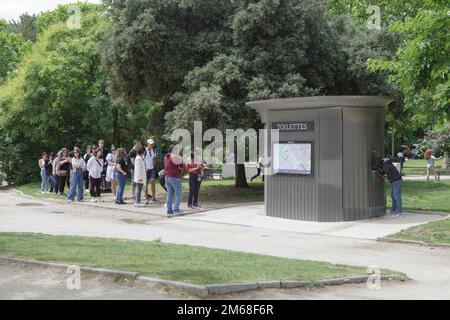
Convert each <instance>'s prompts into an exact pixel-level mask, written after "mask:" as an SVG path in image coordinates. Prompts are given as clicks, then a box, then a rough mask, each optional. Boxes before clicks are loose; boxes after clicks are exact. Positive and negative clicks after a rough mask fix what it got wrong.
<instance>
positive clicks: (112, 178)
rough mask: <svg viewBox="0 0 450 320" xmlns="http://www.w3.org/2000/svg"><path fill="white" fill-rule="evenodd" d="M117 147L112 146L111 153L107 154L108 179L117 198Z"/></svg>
mask: <svg viewBox="0 0 450 320" xmlns="http://www.w3.org/2000/svg"><path fill="white" fill-rule="evenodd" d="M116 159H117V158H116V147H115V146H111V153H108V155H107V156H106V162H108V168H107V169H106V177H105V179H106V181H108V182H110V183H111V191H112V193H113V195H114V200H116V165H117V161H116Z"/></svg>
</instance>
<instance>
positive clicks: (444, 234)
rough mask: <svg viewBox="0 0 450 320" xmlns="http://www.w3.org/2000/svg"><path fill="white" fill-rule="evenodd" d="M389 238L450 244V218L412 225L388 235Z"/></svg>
mask: <svg viewBox="0 0 450 320" xmlns="http://www.w3.org/2000/svg"><path fill="white" fill-rule="evenodd" d="M387 238H395V239H402V240H415V241H422V242H425V243H428V244H449V245H450V218H447V219H445V220H439V221H433V222H430V223H427V224H424V225H421V226H417V227H412V228H409V229H406V230H403V231H401V232H399V233H396V234H393V235H390V236H387Z"/></svg>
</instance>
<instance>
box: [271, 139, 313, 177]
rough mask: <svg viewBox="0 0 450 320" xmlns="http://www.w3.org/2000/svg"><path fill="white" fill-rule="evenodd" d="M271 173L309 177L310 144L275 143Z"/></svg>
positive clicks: (310, 165) (310, 166) (310, 172)
mask: <svg viewBox="0 0 450 320" xmlns="http://www.w3.org/2000/svg"><path fill="white" fill-rule="evenodd" d="M273 171H274V173H275V174H292V175H311V174H312V143H275V144H274V145H273Z"/></svg>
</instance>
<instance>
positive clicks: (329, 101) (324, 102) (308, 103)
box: [247, 96, 394, 112]
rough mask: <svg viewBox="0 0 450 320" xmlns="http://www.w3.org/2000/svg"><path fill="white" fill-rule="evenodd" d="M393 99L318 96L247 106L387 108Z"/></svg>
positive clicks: (267, 108) (257, 102)
mask: <svg viewBox="0 0 450 320" xmlns="http://www.w3.org/2000/svg"><path fill="white" fill-rule="evenodd" d="M393 101H394V99H393V98H391V97H384V96H316V97H304V98H287V99H271V100H260V101H252V102H248V103H247V106H248V107H250V108H252V109H255V110H256V111H260V112H261V111H275V110H295V109H325V108H337V107H343V108H348V107H350V108H351V107H353V108H354V107H358V108H376V107H378V108H385V107H387V106H388V105H389V104H390V103H391V102H393Z"/></svg>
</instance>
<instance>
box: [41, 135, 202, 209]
mask: <svg viewBox="0 0 450 320" xmlns="http://www.w3.org/2000/svg"><path fill="white" fill-rule="evenodd" d="M85 150H86V151H85V154H84V155H82V154H81V148H80V146H79V145H75V146H74V148H73V150H72V151H70V152H69V150H68V149H67V148H62V149H61V150H60V151H59V152H57V154H56V157H55V156H54V155H53V154H52V153H51V154H49V155H47V153H43V154H42V157H41V159H39V167H40V170H41V172H40V175H41V193H49V192H52V193H55V194H58V195H60V196H64V195H65V194H64V191H65V188H66V187H67V188H68V190H69V191H68V195H67V201H68V203H71V202H73V201H74V200H75V198H76V199H77V200H78V201H80V202H83V201H84V193H85V192H87V191H89V193H90V200H91V201H92V202H105V201H104V200H103V198H102V191H103V188H102V184H104V183H108V184H110V185H111V192H112V194H113V196H114V201H115V203H116V204H117V205H124V204H126V202H125V201H124V200H125V198H124V191H125V187H126V183H127V177H129V178H130V179H131V184H132V185H131V192H132V196H133V200H134V205H135V206H136V207H138V208H142V207H145V205H148V204H150V203H152V204H156V203H160V201H159V200H158V199H157V198H156V181H157V180H159V183H160V185H161V187H162V188H163V189H164V190H165V191H166V201H165V202H166V204H165V206H166V208H167V214H169V215H170V214H177V213H180V212H181V209H180V204H181V200H182V186H181V177H182V173H183V170H186V173H187V174H188V175H189V197H188V207H189V208H191V209H195V208H199V207H200V205H199V203H198V198H199V190H200V185H201V182H202V179H203V175H204V170H205V168H206V165H205V163H204V162H203V161H199V160H198V159H197V158H196V157H195V153H194V152H192V154H191V156H190V158H189V159H188V161H186V164H185V166H183V159H182V158H181V156H180V154H179V150H177V149H176V148H175V147H170V148H169V151H168V153H167V154H166V155H165V156H164V169H162V170H161V171H159V172H158V170H157V153H156V150H155V141H154V140H153V139H148V140H147V144H146V147H144V146H143V145H142V144H141V142H140V141H139V140H135V141H134V142H133V148H132V149H131V150H130V151H129V152H128V153H127V151H126V150H125V149H124V148H116V147H115V146H114V145H112V146H111V148H110V149H107V148H106V147H105V142H104V140H103V139H101V140H99V141H98V146H87V147H86V149H85ZM142 193H144V196H145V203H143V201H142Z"/></svg>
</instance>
